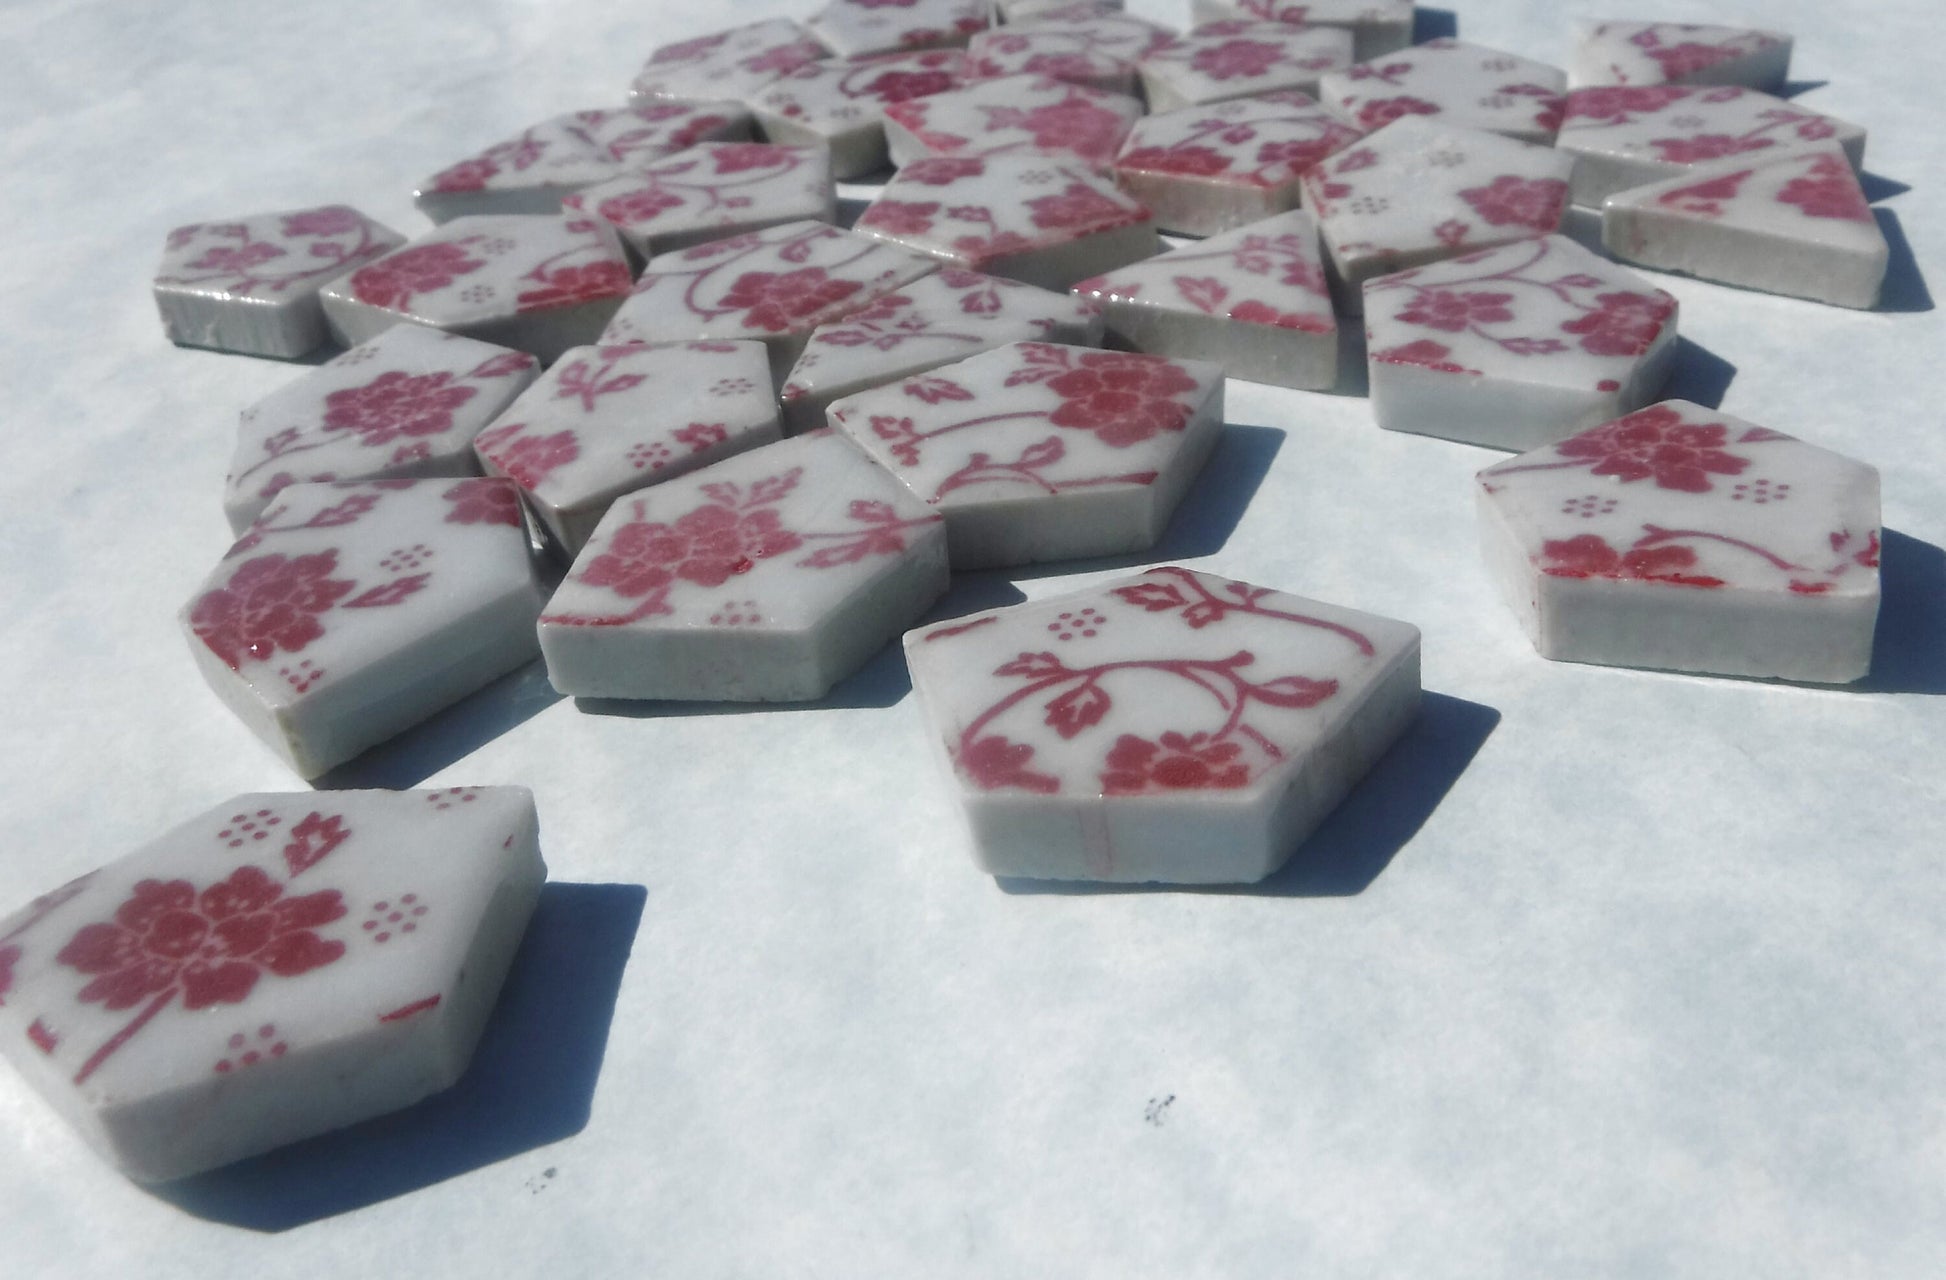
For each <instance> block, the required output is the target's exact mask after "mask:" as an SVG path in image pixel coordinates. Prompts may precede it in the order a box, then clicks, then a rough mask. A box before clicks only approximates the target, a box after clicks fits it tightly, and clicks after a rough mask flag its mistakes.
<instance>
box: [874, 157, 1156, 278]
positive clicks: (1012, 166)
mask: <svg viewBox="0 0 1946 1280" xmlns="http://www.w3.org/2000/svg"><path fill="white" fill-rule="evenodd" d="M857 230H858V231H860V232H861V233H863V234H865V235H869V236H876V237H877V238H879V239H881V240H886V241H889V242H891V243H893V244H898V245H903V246H904V247H906V248H908V249H911V250H913V251H914V252H916V253H923V254H927V255H929V256H930V257H933V258H936V259H938V260H940V261H942V262H947V263H950V264H952V265H954V266H957V267H963V268H965V269H967V270H969V271H984V272H987V273H988V274H989V275H997V276H1007V277H1009V278H1011V279H1015V280H1024V281H1026V282H1027V283H1028V284H1034V285H1039V286H1040V287H1042V288H1044V289H1055V290H1066V289H1067V287H1068V286H1069V285H1071V284H1073V283H1074V282H1075V281H1077V280H1084V279H1086V278H1087V277H1089V276H1093V275H1099V274H1101V273H1102V272H1103V271H1107V270H1110V269H1111V268H1114V267H1119V266H1121V265H1123V264H1124V263H1128V262H1133V261H1135V260H1136V259H1138V258H1146V257H1149V256H1150V255H1151V254H1153V253H1155V252H1156V250H1157V249H1158V248H1160V247H1161V240H1160V239H1159V238H1158V237H1157V236H1156V233H1155V224H1154V223H1153V222H1152V221H1151V220H1150V217H1149V211H1148V210H1147V209H1146V208H1144V207H1143V206H1142V205H1140V204H1138V203H1137V202H1136V201H1134V200H1131V199H1129V198H1128V197H1127V196H1125V195H1123V194H1122V193H1121V192H1120V191H1118V190H1116V189H1115V188H1114V187H1113V186H1112V185H1110V184H1109V183H1108V182H1107V181H1106V180H1104V179H1103V178H1101V177H1099V176H1098V175H1096V174H1094V173H1092V172H1090V171H1089V170H1087V169H1084V168H1081V167H1078V166H1071V165H1064V164H1058V163H1056V162H1054V161H1051V160H1049V159H1047V158H1045V157H1042V156H938V157H934V158H932V159H928V160H915V161H913V162H912V163H911V164H909V165H907V166H906V167H905V168H903V169H901V170H900V171H899V172H898V173H897V174H896V175H895V176H894V177H893V178H892V180H891V181H890V182H888V183H887V184H886V185H885V189H884V191H882V192H880V194H879V197H878V199H876V200H874V201H873V202H872V203H871V205H870V207H868V208H867V209H866V210H865V212H864V213H863V214H862V215H860V217H859V219H858V223H857Z"/></svg>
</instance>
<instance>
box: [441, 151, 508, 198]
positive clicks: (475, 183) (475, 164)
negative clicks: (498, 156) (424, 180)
mask: <svg viewBox="0 0 1946 1280" xmlns="http://www.w3.org/2000/svg"><path fill="white" fill-rule="evenodd" d="M499 172H500V166H499V165H497V164H495V163H494V162H493V161H492V160H489V159H488V158H487V157H485V156H474V157H473V158H471V159H470V160H462V161H460V162H459V163H458V164H456V165H453V166H452V167H450V168H447V169H441V170H440V171H439V172H438V173H435V174H434V175H433V176H432V181H431V183H430V184H429V185H430V187H431V189H432V190H434V191H439V192H448V193H458V192H464V191H484V190H486V184H487V183H488V182H489V181H490V180H492V178H493V177H494V176H495V175H496V174H498V173H499Z"/></svg>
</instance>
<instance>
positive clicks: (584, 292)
mask: <svg viewBox="0 0 1946 1280" xmlns="http://www.w3.org/2000/svg"><path fill="white" fill-rule="evenodd" d="M528 278H529V279H532V280H535V281H537V282H538V283H539V284H540V288H538V289H528V290H526V291H524V292H523V293H521V294H520V296H519V297H518V298H516V299H515V300H514V305H515V306H516V307H518V308H519V309H520V310H521V311H545V310H551V309H553V308H556V307H577V306H580V305H581V304H582V303H586V302H601V301H604V300H606V299H610V298H625V297H627V296H628V291H629V286H630V285H631V284H633V283H634V281H633V280H631V279H630V277H629V274H628V268H627V267H626V266H624V265H623V264H621V263H620V262H614V261H607V262H588V263H583V264H581V265H579V266H561V267H555V268H553V269H552V270H548V271H535V272H533V273H531V274H530V275H529V276H528Z"/></svg>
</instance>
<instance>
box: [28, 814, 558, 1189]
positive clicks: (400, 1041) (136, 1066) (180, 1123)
mask: <svg viewBox="0 0 1946 1280" xmlns="http://www.w3.org/2000/svg"><path fill="white" fill-rule="evenodd" d="M546 874H547V869H546V867H544V866H543V865H542V863H541V856H540V847H539V842H538V835H537V831H536V824H535V815H534V800H533V797H532V796H531V795H529V794H528V793H527V791H526V789H525V788H523V787H452V788H448V789H446V790H442V791H398V792H395V791H333V792H326V793H311V792H302V793H298V794H252V795H241V796H235V797H233V798H231V799H230V800H227V801H225V802H224V803H222V804H220V805H218V806H216V807H215V808H213V809H210V810H209V811H208V812H206V813H204V814H202V815H201V816H199V817H196V818H192V819H191V820H189V821H188V822H185V823H183V824H182V825H181V826H178V827H176V828H174V829H173V830H171V831H169V832H167V833H165V834H163V835H161V836H159V837H157V838H156V839H155V840H153V841H151V842H150V843H148V844H146V845H144V846H142V847H141V848H140V849H137V850H135V851H134V852H133V853H130V854H129V855H127V856H126V857H124V858H120V859H118V860H116V861H114V862H111V863H109V864H108V865H107V866H105V867H102V868H100V869H99V870H96V871H92V872H89V873H88V874H87V875H85V876H82V877H81V878H80V879H78V880H75V881H73V882H72V883H70V884H67V885H64V886H62V887H61V888H59V889H56V890H54V891H53V892H51V893H47V894H44V895H42V896H41V897H40V898H37V899H36V900H35V901H33V902H32V903H30V904H28V906H27V907H26V908H25V909H23V910H21V911H19V912H16V913H15V914H14V915H12V916H9V917H7V918H5V919H0V1048H4V1050H5V1052H6V1056H7V1057H8V1058H10V1059H12V1060H13V1063H14V1065H15V1066H16V1067H18V1068H19V1069H20V1072H21V1074H22V1075H23V1076H24V1077H26V1079H27V1081H28V1083H30V1084H32V1085H33V1086H34V1087H35V1088H36V1089H37V1090H39V1091H40V1092H41V1094H43V1095H44V1096H45V1097H46V1099H47V1101H48V1102H49V1103H50V1104H51V1105H52V1106H53V1108H54V1110H55V1111H56V1112H58V1113H59V1114H60V1115H61V1116H62V1117H63V1118H64V1119H65V1120H67V1121H68V1122H69V1123H70V1124H72V1125H73V1126H74V1128H75V1129H76V1130H77V1131H78V1132H79V1133H80V1135H81V1136H82V1137H83V1138H84V1139H86V1140H87V1142H88V1143H89V1144H90V1145H91V1146H93V1147H95V1148H96V1149H97V1150H98V1151H99V1152H100V1153H101V1155H102V1156H103V1157H104V1158H105V1159H107V1160H108V1161H110V1162H111V1163H113V1164H114V1165H116V1166H117V1167H118V1168H119V1169H121V1171H122V1172H123V1173H125V1174H127V1175H128V1176H129V1177H131V1178H134V1179H136V1180H138V1181H141V1182H162V1181H168V1180H170V1179H174V1178H181V1177H186V1176H187V1175H189V1174H193V1173H199V1172H202V1171H203V1170H205V1169H212V1168H215V1167H217V1166H218V1165H224V1164H228V1163H230V1162H231V1161H234V1160H240V1159H242V1158H244V1157H245V1156H251V1155H256V1154H258V1153H259V1152H263V1151H268V1150H270V1149H272V1148H274V1147H279V1146H282V1145H284V1144H285V1143H289V1142H295V1141H297V1140H298V1139H300V1138H308V1137H310V1136H312V1135H313V1134H318V1133H323V1132H325V1131H327V1130H330V1129H336V1128H340V1127H342V1126H344V1125H349V1124H353V1123H355V1122H357V1121H360V1120H364V1119H366V1118H368V1117H371V1116H376V1115H382V1114H384V1113H386V1112H388V1111H395V1110H397V1109H398V1108H400V1107H404V1106H407V1105H409V1104H411V1103H413V1102H416V1101H418V1100H419V1099H420V1098H423V1097H425V1096H426V1095H427V1094H430V1093H436V1092H438V1091H439V1090H441V1089H444V1088H447V1087H449V1086H451V1085H453V1084H454V1083H456V1082H457V1081H458V1080H459V1077H460V1075H461V1074H462V1073H463V1072H464V1071H465V1069H466V1063H467V1060H468V1059H469V1058H470V1057H472V1054H473V1046H474V1044H475V1043H476V1042H477V1041H478V1039H479V1037H480V1032H481V1030H482V1029H483V1028H484V1027H485V1025H486V1021H487V1015H488V1014H489V1013H490V1012H491V1011H492V1009H493V1004H494V999H495V997H496V996H497V995H498V994H499V990H500V984H501V981H502V979H503V978H504V977H505V976H506V973H507V969H508V967H509V966H510V965H511V964H512V962H513V957H514V953H515V950H516V948H517V947H518V945H519V942H520V938H521V934H522V933H523V932H524V931H525V929H526V927H527V919H528V917H529V915H530V914H531V913H532V912H533V909H534V903H535V901H536V899H537V898H538V896H539V893H540V887H541V882H542V880H543V879H545V877H546Z"/></svg>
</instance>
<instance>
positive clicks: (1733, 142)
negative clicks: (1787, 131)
mask: <svg viewBox="0 0 1946 1280" xmlns="http://www.w3.org/2000/svg"><path fill="white" fill-rule="evenodd" d="M1649 145H1650V146H1652V147H1654V148H1655V150H1656V155H1657V156H1658V157H1659V158H1661V159H1663V160H1667V161H1668V162H1669V163H1670V164H1700V163H1701V162H1703V161H1705V160H1721V159H1722V158H1723V157H1724V156H1734V155H1741V154H1743V153H1744V152H1746V151H1761V150H1763V149H1764V148H1765V147H1770V146H1775V145H1776V144H1775V143H1773V142H1772V141H1771V140H1770V139H1769V138H1750V137H1738V136H1736V135H1733V134H1728V133H1699V134H1697V135H1696V136H1695V137H1693V138H1655V139H1652V140H1651V141H1650V142H1649Z"/></svg>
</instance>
